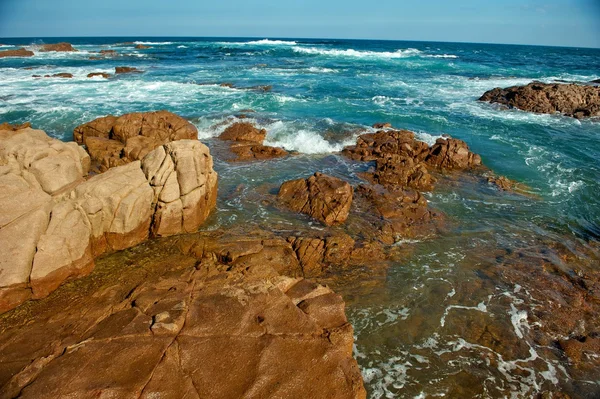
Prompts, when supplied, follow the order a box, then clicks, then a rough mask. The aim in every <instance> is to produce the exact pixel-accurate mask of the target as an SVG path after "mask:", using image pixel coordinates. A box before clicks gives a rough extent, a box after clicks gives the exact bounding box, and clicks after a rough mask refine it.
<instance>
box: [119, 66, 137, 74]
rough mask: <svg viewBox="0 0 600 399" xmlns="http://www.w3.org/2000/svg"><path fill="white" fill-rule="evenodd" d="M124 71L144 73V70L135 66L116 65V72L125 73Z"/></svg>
mask: <svg viewBox="0 0 600 399" xmlns="http://www.w3.org/2000/svg"><path fill="white" fill-rule="evenodd" d="M124 73H144V71H142V70H139V69H137V68H135V67H122V66H121V67H115V74H124Z"/></svg>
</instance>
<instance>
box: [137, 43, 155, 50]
mask: <svg viewBox="0 0 600 399" xmlns="http://www.w3.org/2000/svg"><path fill="white" fill-rule="evenodd" d="M135 48H136V49H138V50H146V49H149V48H152V47H150V46H145V45H143V44H138V45H136V46H135Z"/></svg>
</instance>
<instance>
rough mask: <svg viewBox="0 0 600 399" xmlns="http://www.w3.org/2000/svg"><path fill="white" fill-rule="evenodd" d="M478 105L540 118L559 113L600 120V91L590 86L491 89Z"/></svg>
mask: <svg viewBox="0 0 600 399" xmlns="http://www.w3.org/2000/svg"><path fill="white" fill-rule="evenodd" d="M479 101H487V102H491V103H499V104H504V105H506V106H508V107H511V108H518V109H521V110H523V111H530V112H535V113H540V114H555V113H560V114H563V115H566V116H571V117H574V118H578V119H581V118H588V117H593V116H600V87H596V86H591V85H578V84H558V83H555V84H546V83H540V82H532V83H530V84H528V85H526V86H513V87H508V88H506V89H502V88H495V89H492V90H490V91H487V92H485V93H484V94H483V96H481V98H480V99H479Z"/></svg>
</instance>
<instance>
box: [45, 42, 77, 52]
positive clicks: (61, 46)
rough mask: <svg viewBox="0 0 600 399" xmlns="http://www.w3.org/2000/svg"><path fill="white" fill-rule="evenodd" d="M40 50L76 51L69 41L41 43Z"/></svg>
mask: <svg viewBox="0 0 600 399" xmlns="http://www.w3.org/2000/svg"><path fill="white" fill-rule="evenodd" d="M40 51H57V52H72V51H77V49H75V48H73V46H72V45H71V43H66V42H62V43H52V44H42V45H41V46H40Z"/></svg>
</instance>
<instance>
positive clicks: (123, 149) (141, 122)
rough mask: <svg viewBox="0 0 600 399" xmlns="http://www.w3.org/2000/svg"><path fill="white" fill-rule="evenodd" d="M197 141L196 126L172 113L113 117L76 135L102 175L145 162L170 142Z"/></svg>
mask: <svg viewBox="0 0 600 399" xmlns="http://www.w3.org/2000/svg"><path fill="white" fill-rule="evenodd" d="M197 137H198V130H197V129H196V127H195V126H194V125H192V124H191V123H190V122H188V121H187V120H185V119H183V118H182V117H180V116H178V115H175V114H173V113H170V112H168V111H156V112H145V113H139V112H136V113H131V114H125V115H122V116H120V117H116V116H113V115H109V116H105V117H102V118H98V119H95V120H93V121H91V122H88V123H85V124H83V125H80V126H78V127H76V128H75V130H74V131H73V138H74V139H75V141H76V142H77V143H79V144H85V145H86V147H87V149H88V152H89V153H90V156H91V158H92V160H93V161H94V166H95V167H96V168H97V169H98V170H99V171H105V170H107V169H109V168H112V167H114V166H120V165H124V164H126V163H128V162H132V161H135V160H141V159H142V158H144V157H145V156H146V155H147V154H148V153H149V152H151V151H152V150H154V149H155V148H157V147H159V146H161V145H163V144H166V143H168V142H171V141H175V140H183V139H197Z"/></svg>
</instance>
